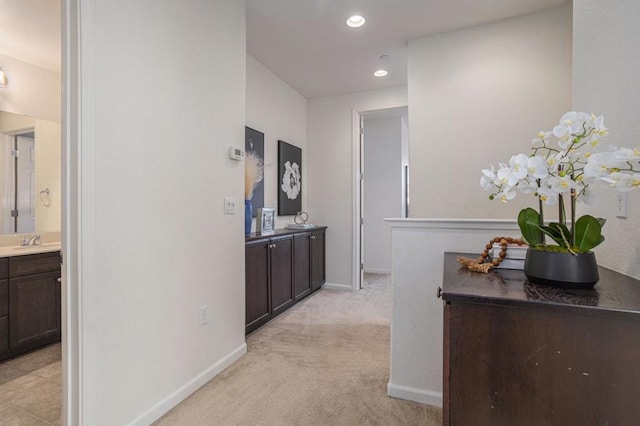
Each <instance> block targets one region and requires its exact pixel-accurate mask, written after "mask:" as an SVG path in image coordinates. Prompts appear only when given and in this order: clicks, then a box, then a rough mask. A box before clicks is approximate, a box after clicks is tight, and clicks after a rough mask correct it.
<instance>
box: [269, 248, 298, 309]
mask: <svg viewBox="0 0 640 426" xmlns="http://www.w3.org/2000/svg"><path fill="white" fill-rule="evenodd" d="M270 249H271V251H270V252H269V254H270V256H271V262H270V263H269V266H270V267H271V314H272V315H278V314H279V313H281V312H282V311H285V310H286V309H287V308H289V307H290V306H291V305H292V304H293V258H292V254H293V237H292V236H287V237H282V238H273V239H271V244H270Z"/></svg>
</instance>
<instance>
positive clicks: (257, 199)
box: [244, 126, 265, 217]
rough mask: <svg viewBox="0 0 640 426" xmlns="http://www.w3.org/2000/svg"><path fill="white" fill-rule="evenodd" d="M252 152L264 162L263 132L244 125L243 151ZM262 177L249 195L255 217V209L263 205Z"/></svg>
mask: <svg viewBox="0 0 640 426" xmlns="http://www.w3.org/2000/svg"><path fill="white" fill-rule="evenodd" d="M251 151H252V152H254V153H255V154H256V156H258V157H259V158H260V160H262V164H264V133H262V132H260V131H258V130H255V129H252V128H251V127H247V126H245V128H244V152H245V154H248V153H249V152H251ZM264 179H265V176H263V178H262V180H261V181H260V182H258V184H257V185H256V187H255V188H254V190H253V196H252V197H251V208H252V214H251V216H252V217H256V214H257V211H258V209H259V208H260V207H264Z"/></svg>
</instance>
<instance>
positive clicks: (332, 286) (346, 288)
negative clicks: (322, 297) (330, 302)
mask: <svg viewBox="0 0 640 426" xmlns="http://www.w3.org/2000/svg"><path fill="white" fill-rule="evenodd" d="M322 288H324V289H325V290H341V291H353V287H351V286H350V285H346V284H332V283H324V284H322Z"/></svg>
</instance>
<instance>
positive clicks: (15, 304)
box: [9, 271, 60, 353]
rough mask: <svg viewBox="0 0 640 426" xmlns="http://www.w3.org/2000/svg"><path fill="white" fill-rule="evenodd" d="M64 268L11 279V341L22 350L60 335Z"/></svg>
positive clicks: (47, 341)
mask: <svg viewBox="0 0 640 426" xmlns="http://www.w3.org/2000/svg"><path fill="white" fill-rule="evenodd" d="M58 278H60V272H58V271H56V272H48V273H44V274H36V275H29V276H25V277H19V278H12V279H10V280H9V318H11V320H10V323H9V345H10V348H11V352H12V353H15V352H22V351H28V350H31V349H34V348H37V347H39V346H42V345H46V344H48V343H52V342H55V341H57V340H59V339H60V318H59V317H60V304H59V303H60V302H59V301H60V283H58Z"/></svg>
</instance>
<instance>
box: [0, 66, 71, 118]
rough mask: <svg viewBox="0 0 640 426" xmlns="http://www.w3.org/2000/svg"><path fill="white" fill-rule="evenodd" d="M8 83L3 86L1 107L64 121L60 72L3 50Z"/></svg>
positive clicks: (37, 116) (0, 97)
mask: <svg viewBox="0 0 640 426" xmlns="http://www.w3.org/2000/svg"><path fill="white" fill-rule="evenodd" d="M0 68H2V70H3V71H4V72H5V73H6V74H7V81H8V82H7V87H3V88H0V110H2V111H7V112H13V113H16V114H27V115H29V116H31V117H34V118H42V119H44V120H49V121H55V122H57V123H59V122H60V105H61V91H62V83H61V81H60V74H56V73H54V72H52V71H49V70H46V69H44V68H40V67H36V66H34V65H31V64H28V63H26V62H22V61H20V60H18V59H15V58H12V57H10V56H6V55H2V54H0Z"/></svg>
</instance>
